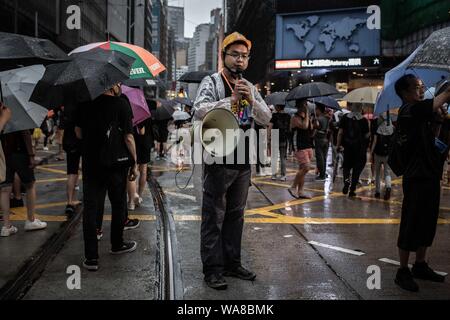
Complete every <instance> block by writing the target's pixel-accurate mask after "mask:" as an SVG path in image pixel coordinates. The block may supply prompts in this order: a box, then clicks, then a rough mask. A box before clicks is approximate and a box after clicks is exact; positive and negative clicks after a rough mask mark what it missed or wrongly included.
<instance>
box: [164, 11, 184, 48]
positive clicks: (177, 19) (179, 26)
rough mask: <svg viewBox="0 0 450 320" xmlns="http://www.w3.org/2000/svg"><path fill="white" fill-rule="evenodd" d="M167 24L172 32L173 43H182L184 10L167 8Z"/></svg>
mask: <svg viewBox="0 0 450 320" xmlns="http://www.w3.org/2000/svg"><path fill="white" fill-rule="evenodd" d="M167 22H168V24H169V26H170V27H171V28H172V29H173V30H174V33H175V41H176V42H183V41H184V8H183V7H172V6H168V7H167Z"/></svg>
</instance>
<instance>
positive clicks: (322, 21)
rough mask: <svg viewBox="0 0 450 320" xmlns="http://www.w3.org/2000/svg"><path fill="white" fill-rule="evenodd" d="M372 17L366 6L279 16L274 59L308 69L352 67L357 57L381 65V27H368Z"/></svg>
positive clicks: (369, 63)
mask: <svg viewBox="0 0 450 320" xmlns="http://www.w3.org/2000/svg"><path fill="white" fill-rule="evenodd" d="M369 17H370V14H369V13H367V8H357V9H345V10H339V11H319V12H308V13H296V14H282V15H277V27H276V54H275V58H276V60H278V61H280V60H281V61H289V60H291V61H292V60H296V61H299V60H300V64H301V67H307V68H314V67H323V66H325V65H324V64H326V62H327V61H328V62H329V63H330V64H331V65H330V67H349V66H351V65H352V62H354V61H356V60H354V59H359V61H361V65H359V64H355V65H354V66H361V67H362V66H379V59H378V60H376V59H377V58H378V57H379V56H380V50H381V49H380V47H381V43H380V30H377V29H369V28H368V26H367V20H368V18H369ZM316 61H317V63H316ZM342 61H344V62H342ZM366 61H367V62H368V64H363V62H366ZM377 62H378V63H377Z"/></svg>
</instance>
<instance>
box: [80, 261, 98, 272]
mask: <svg viewBox="0 0 450 320" xmlns="http://www.w3.org/2000/svg"><path fill="white" fill-rule="evenodd" d="M83 267H84V268H85V269H87V270H89V271H97V270H98V260H94V259H93V260H88V259H86V260H84V261H83Z"/></svg>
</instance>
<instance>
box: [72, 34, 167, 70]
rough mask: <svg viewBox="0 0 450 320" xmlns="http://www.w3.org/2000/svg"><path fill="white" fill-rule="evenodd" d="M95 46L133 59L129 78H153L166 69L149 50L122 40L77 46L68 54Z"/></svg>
mask: <svg viewBox="0 0 450 320" xmlns="http://www.w3.org/2000/svg"><path fill="white" fill-rule="evenodd" d="M95 48H101V49H103V50H112V51H119V52H122V53H124V54H126V55H128V56H130V57H132V58H134V59H136V60H135V62H134V64H133V65H132V67H131V71H130V79H139V78H149V79H153V78H154V77H156V76H157V75H158V74H160V73H161V72H163V71H164V70H166V68H165V67H164V66H163V64H162V63H161V62H160V61H159V60H158V59H157V58H156V57H155V56H154V55H152V54H151V53H150V52H148V51H147V50H145V49H144V48H141V47H139V46H135V45H132V44H128V43H124V42H113V41H107V42H96V43H91V44H88V45H85V46H82V47H78V48H76V49H75V50H73V51H72V52H71V53H69V55H72V54H76V53H81V52H85V51H89V50H92V49H95Z"/></svg>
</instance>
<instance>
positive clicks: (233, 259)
mask: <svg viewBox="0 0 450 320" xmlns="http://www.w3.org/2000/svg"><path fill="white" fill-rule="evenodd" d="M250 177H251V169H250V168H248V169H241V170H234V169H228V168H226V167H225V166H223V165H211V166H205V171H204V182H203V206H202V226H201V249H200V251H201V258H202V263H203V273H204V274H205V276H208V275H211V274H217V273H222V272H223V271H224V270H226V269H232V268H234V267H237V266H240V265H241V239H242V229H243V226H244V209H245V205H246V202H247V196H248V189H249V187H250Z"/></svg>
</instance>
